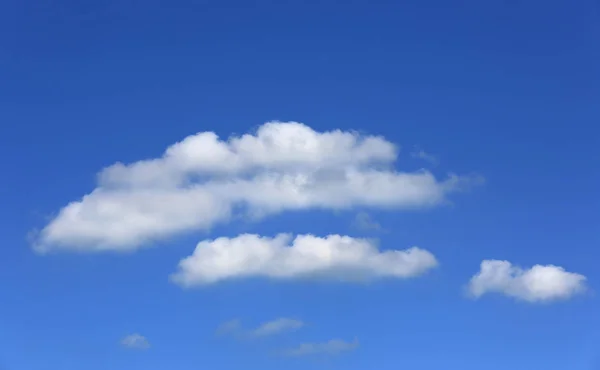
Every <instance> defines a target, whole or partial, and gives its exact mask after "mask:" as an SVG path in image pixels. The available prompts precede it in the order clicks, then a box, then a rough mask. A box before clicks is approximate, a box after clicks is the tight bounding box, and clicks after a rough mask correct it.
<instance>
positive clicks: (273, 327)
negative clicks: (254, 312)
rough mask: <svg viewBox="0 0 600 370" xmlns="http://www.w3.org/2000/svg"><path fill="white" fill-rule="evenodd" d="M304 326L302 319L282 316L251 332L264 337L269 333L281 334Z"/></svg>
mask: <svg viewBox="0 0 600 370" xmlns="http://www.w3.org/2000/svg"><path fill="white" fill-rule="evenodd" d="M303 326H304V323H303V322H302V321H300V320H295V319H289V318H285V317H282V318H279V319H275V320H273V321H269V322H266V323H264V324H262V325H261V326H259V327H258V328H256V329H254V330H252V332H251V334H252V335H253V336H257V337H264V336H268V335H275V334H280V333H283V332H285V331H292V330H297V329H300V328H301V327H303Z"/></svg>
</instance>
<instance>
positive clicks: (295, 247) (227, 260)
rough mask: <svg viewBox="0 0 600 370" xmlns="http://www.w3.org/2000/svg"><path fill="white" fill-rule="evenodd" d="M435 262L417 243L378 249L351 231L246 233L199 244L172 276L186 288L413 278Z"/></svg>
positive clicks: (432, 256) (435, 263)
mask: <svg viewBox="0 0 600 370" xmlns="http://www.w3.org/2000/svg"><path fill="white" fill-rule="evenodd" d="M437 264H438V262H437V260H436V258H435V257H434V255H433V254H431V253H430V252H428V251H426V250H423V249H420V248H417V247H412V248H409V249H406V250H387V251H380V250H379V249H378V248H377V246H376V244H375V243H374V242H373V241H372V240H368V239H358V238H352V237H349V236H341V235H329V236H327V237H324V238H321V237H317V236H313V235H298V236H296V237H295V238H293V237H292V235H291V234H279V235H277V236H276V237H274V238H272V237H263V236H259V235H255V234H242V235H239V236H237V237H234V238H226V237H222V238H218V239H214V240H205V241H202V242H200V243H198V245H197V246H196V249H195V251H194V253H193V254H192V255H191V256H189V257H187V258H184V259H183V260H181V261H180V262H179V269H178V271H177V272H176V273H174V274H173V275H172V276H171V279H172V281H173V282H175V283H177V284H180V285H182V286H184V287H189V286H194V285H203V284H211V283H216V282H218V281H222V280H228V279H234V278H248V277H266V278H271V279H282V280H283V279H299V278H310V277H318V278H323V279H330V280H337V281H349V282H350V281H365V280H372V279H377V278H384V277H392V278H409V277H414V276H417V275H420V274H423V273H425V272H426V271H428V270H429V269H432V268H434V267H436V266H437Z"/></svg>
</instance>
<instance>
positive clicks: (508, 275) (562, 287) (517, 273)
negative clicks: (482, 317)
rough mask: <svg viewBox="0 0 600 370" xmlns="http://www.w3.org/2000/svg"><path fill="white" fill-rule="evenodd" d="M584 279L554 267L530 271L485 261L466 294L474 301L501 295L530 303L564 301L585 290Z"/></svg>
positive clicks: (541, 266) (542, 266)
mask: <svg viewBox="0 0 600 370" xmlns="http://www.w3.org/2000/svg"><path fill="white" fill-rule="evenodd" d="M585 282H586V277H585V276H583V275H581V274H577V273H574V272H568V271H566V270H565V269H564V268H562V267H559V266H555V265H535V266H533V267H531V268H529V269H524V268H521V267H519V266H513V265H512V264H511V263H510V262H508V261H500V260H484V261H483V262H481V268H480V270H479V272H478V273H477V274H476V275H475V276H473V277H472V278H471V281H470V282H469V285H468V291H469V293H470V295H471V296H472V297H474V298H479V297H481V296H483V295H485V294H488V293H496V294H503V295H506V296H509V297H512V298H515V299H517V300H522V301H526V302H530V303H540V302H553V301H559V300H567V299H569V298H572V297H574V296H575V295H577V294H580V293H583V292H584V291H585V290H586V284H585Z"/></svg>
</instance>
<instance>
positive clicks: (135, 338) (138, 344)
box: [121, 334, 150, 349]
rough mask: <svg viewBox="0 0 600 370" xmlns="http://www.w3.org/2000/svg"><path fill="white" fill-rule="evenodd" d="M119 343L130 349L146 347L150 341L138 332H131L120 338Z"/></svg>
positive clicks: (148, 346)
mask: <svg viewBox="0 0 600 370" xmlns="http://www.w3.org/2000/svg"><path fill="white" fill-rule="evenodd" d="M121 345H122V346H123V347H126V348H130V349H148V348H150V342H149V341H148V339H146V337H144V336H142V335H140V334H131V335H128V336H126V337H125V338H123V339H122V340H121Z"/></svg>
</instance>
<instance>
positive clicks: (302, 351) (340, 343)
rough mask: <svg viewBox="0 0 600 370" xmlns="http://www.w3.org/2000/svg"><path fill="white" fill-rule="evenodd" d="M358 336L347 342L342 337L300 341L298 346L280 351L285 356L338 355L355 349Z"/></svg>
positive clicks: (357, 343)
mask: <svg viewBox="0 0 600 370" xmlns="http://www.w3.org/2000/svg"><path fill="white" fill-rule="evenodd" d="M358 346H359V342H358V338H354V340H353V341H351V342H347V341H344V340H342V339H331V340H329V341H327V342H321V343H302V344H300V345H299V346H298V347H295V348H290V349H287V350H284V351H283V352H282V354H283V355H285V356H309V355H339V354H341V353H343V352H349V351H353V350H355V349H357V348H358Z"/></svg>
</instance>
